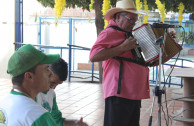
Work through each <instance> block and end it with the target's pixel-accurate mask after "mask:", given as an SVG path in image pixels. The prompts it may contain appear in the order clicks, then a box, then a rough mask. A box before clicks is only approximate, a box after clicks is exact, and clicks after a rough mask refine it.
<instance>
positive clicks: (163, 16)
mask: <svg viewBox="0 0 194 126" xmlns="http://www.w3.org/2000/svg"><path fill="white" fill-rule="evenodd" d="M155 3H156V4H157V7H158V9H159V11H160V13H161V15H162V17H161V21H162V22H163V23H164V19H165V3H163V4H162V3H161V2H160V0H156V2H155Z"/></svg>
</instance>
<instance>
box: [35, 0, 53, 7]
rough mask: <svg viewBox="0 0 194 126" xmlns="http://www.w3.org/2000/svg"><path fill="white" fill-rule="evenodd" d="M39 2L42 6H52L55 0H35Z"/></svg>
mask: <svg viewBox="0 0 194 126" xmlns="http://www.w3.org/2000/svg"><path fill="white" fill-rule="evenodd" d="M37 1H38V2H40V3H41V4H42V5H43V6H44V7H51V8H54V5H55V0H37Z"/></svg>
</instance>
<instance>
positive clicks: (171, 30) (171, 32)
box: [169, 28, 176, 39]
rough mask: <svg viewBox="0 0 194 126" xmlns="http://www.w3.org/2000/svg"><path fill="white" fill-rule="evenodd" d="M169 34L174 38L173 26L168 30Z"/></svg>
mask: <svg viewBox="0 0 194 126" xmlns="http://www.w3.org/2000/svg"><path fill="white" fill-rule="evenodd" d="M169 34H170V37H171V38H173V39H175V38H176V31H175V30H174V28H171V29H170V30H169Z"/></svg>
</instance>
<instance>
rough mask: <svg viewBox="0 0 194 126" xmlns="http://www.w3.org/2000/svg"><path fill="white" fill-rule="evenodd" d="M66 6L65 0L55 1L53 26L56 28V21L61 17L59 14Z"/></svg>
mask: <svg viewBox="0 0 194 126" xmlns="http://www.w3.org/2000/svg"><path fill="white" fill-rule="evenodd" d="M65 6H66V0H55V5H54V8H55V26H57V23H58V19H59V18H60V17H61V14H62V12H63V10H64V9H65Z"/></svg>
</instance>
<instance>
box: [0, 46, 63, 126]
mask: <svg viewBox="0 0 194 126" xmlns="http://www.w3.org/2000/svg"><path fill="white" fill-rule="evenodd" d="M59 57H60V56H59V55H58V54H55V55H54V54H52V55H48V54H44V53H42V52H41V51H40V50H37V49H36V48H34V47H33V46H32V45H30V44H28V45H25V46H22V47H21V48H19V49H18V50H17V51H15V53H14V54H13V55H12V56H11V58H10V59H9V62H8V69H7V73H9V74H10V75H11V76H12V83H13V89H12V90H11V92H10V94H8V95H7V96H6V97H5V98H3V99H2V100H0V119H2V121H1V124H0V125H6V126H57V124H56V123H55V121H54V119H53V118H52V116H51V114H50V113H49V112H48V111H46V110H45V109H44V108H43V107H42V106H40V105H39V104H37V103H36V102H35V101H34V100H35V97H36V96H37V94H38V93H39V92H44V91H47V90H48V89H49V86H50V83H49V82H50V77H51V76H52V72H51V71H50V70H49V65H48V64H52V63H54V62H57V61H58V60H59Z"/></svg>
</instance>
